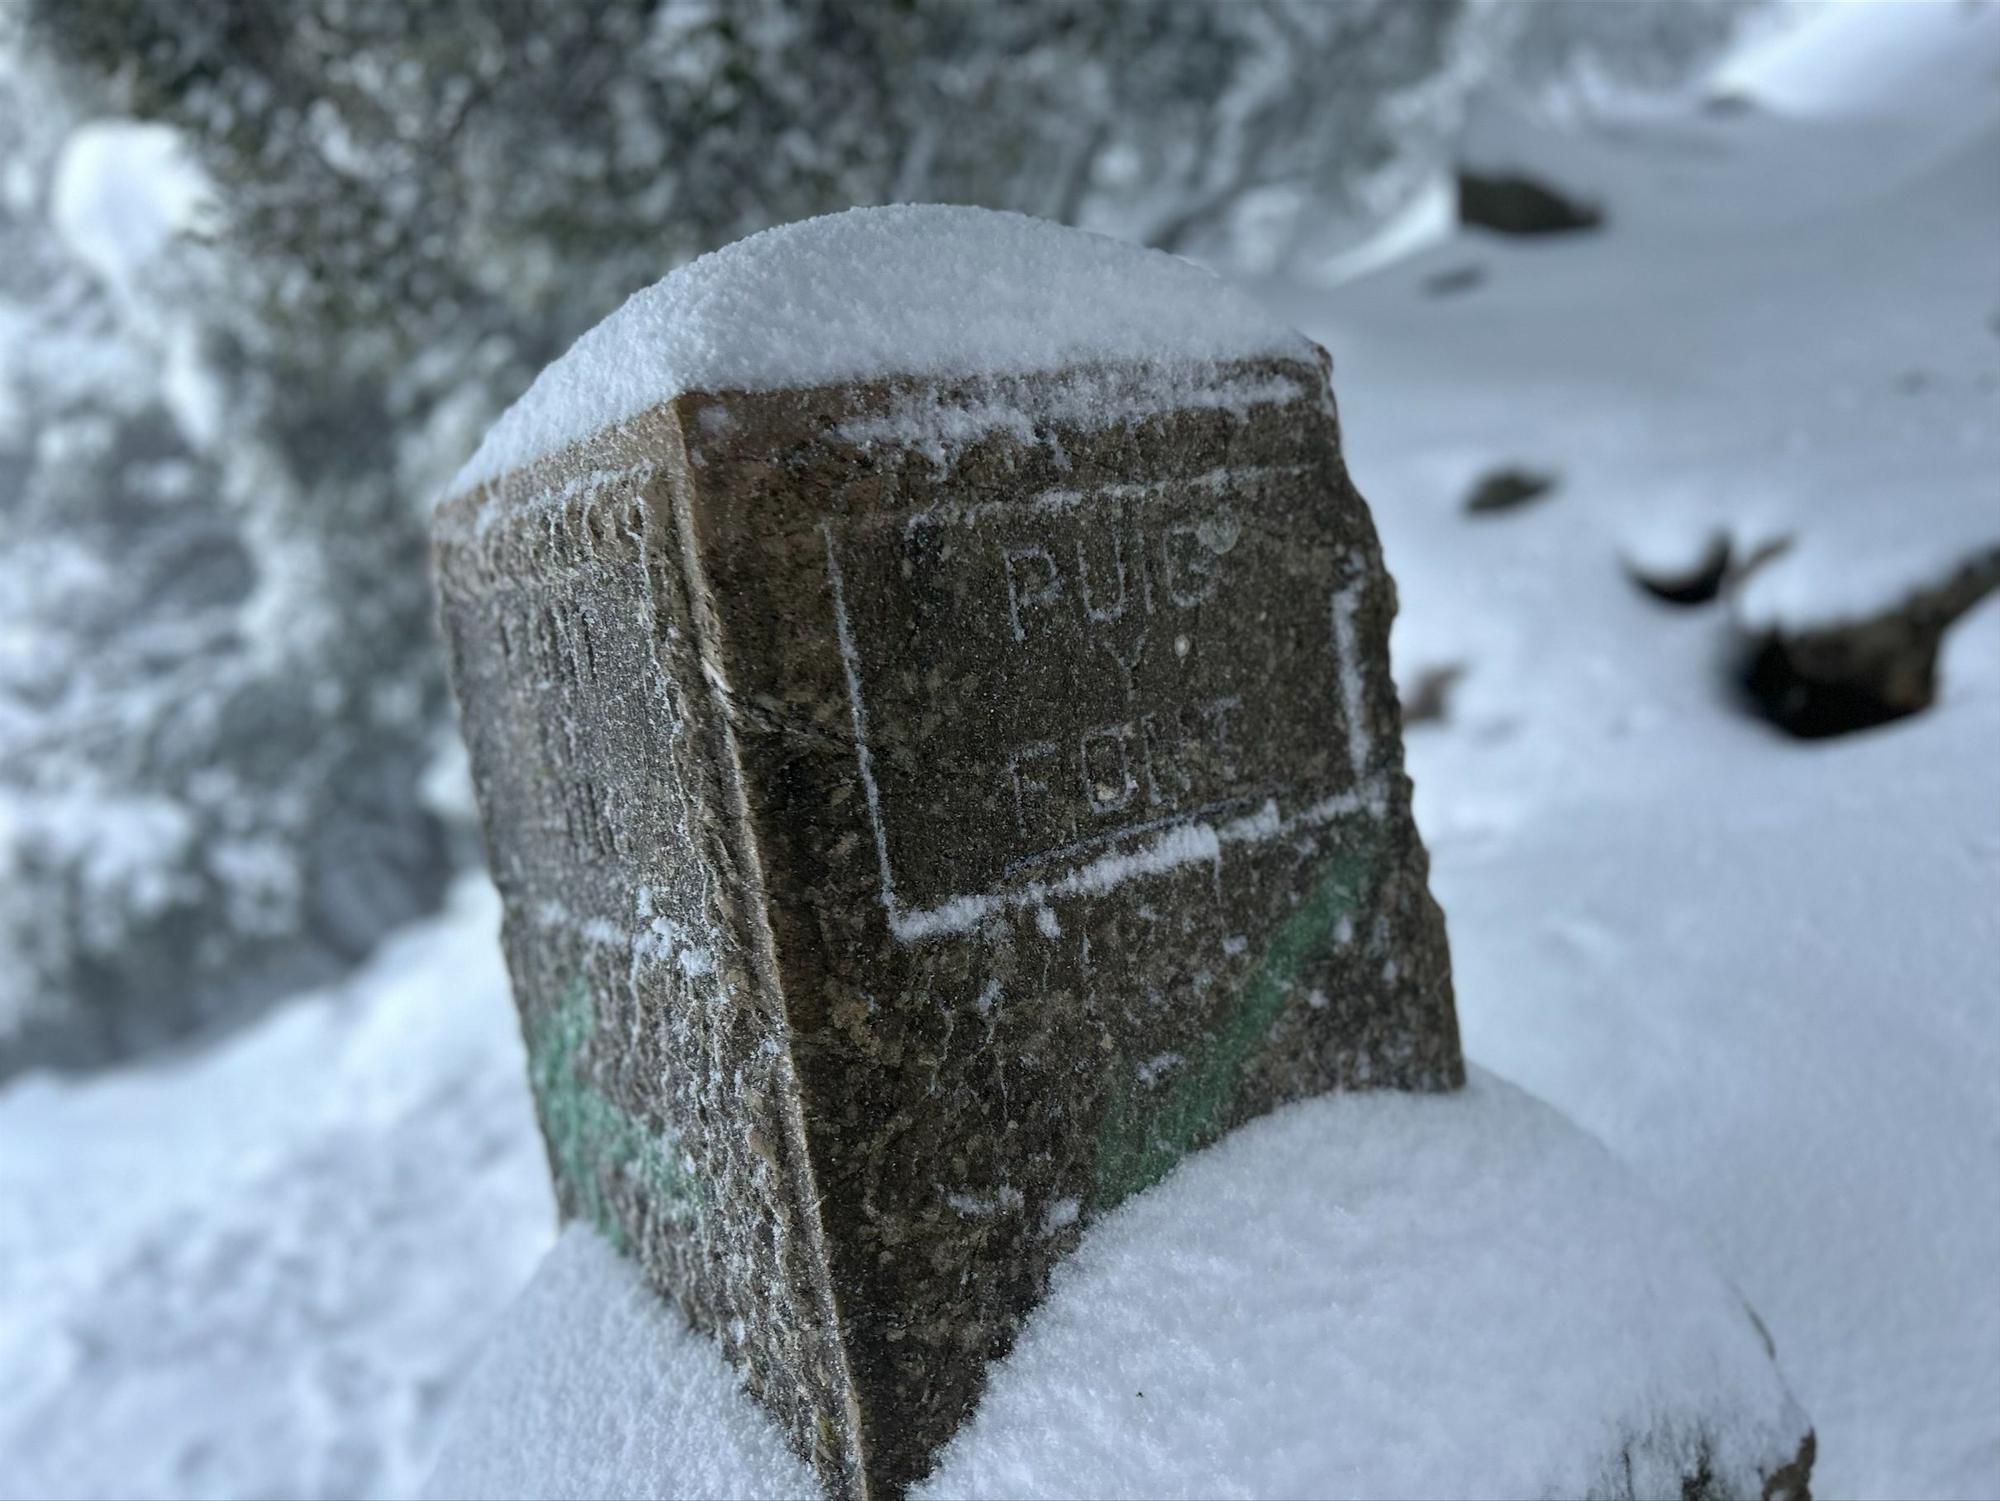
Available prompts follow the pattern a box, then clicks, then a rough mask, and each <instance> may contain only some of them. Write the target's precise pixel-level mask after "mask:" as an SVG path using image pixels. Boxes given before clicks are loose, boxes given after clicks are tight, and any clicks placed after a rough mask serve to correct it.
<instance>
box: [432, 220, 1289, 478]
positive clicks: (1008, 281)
mask: <svg viewBox="0 0 2000 1501" xmlns="http://www.w3.org/2000/svg"><path fill="white" fill-rule="evenodd" d="M1162 307H1171V308H1173V309H1174V311H1175V316H1174V317H1173V318H1171V319H1162V318H1160V317H1159V316H1158V313H1159V309H1161V308H1162ZM1272 351H1277V352H1279V353H1284V354H1290V355H1292V356H1294V357H1296V358H1311V352H1310V351H1309V350H1308V349H1307V348H1306V346H1305V344H1304V342H1303V341H1302V340H1301V339H1300V338H1299V337H1298V335H1297V334H1296V333H1294V332H1293V331H1292V330H1291V329H1289V328H1288V327H1286V326H1285V325H1284V324H1282V323H1279V322H1277V321H1275V320H1274V319H1272V317H1271V316H1270V314H1268V313H1266V312H1265V311H1264V310H1263V309H1262V308H1260V307H1259V306H1258V305H1257V304H1256V303H1255V302H1254V301H1252V300H1251V299H1250V298H1248V297H1246V296H1244V295H1243V294H1242V293H1241V292H1239V291H1237V290H1235V289H1234V288H1232V287H1228V286H1225V285H1223V284H1222V283H1221V282H1219V281H1218V280H1217V279H1216V277H1215V275H1214V273H1213V272H1210V271H1206V270H1204V269H1203V268H1201V267H1200V266H1197V265H1195V264H1194V263H1193V262H1192V261H1186V260H1182V259H1180V258H1179V257H1178V256H1171V255H1167V254H1165V253H1163V252H1161V251H1157V250H1145V249H1141V248H1139V247H1138V246H1134V245H1129V244H1126V243H1125V242H1123V241H1121V240H1114V239H1112V238H1110V237H1109V236H1107V235H1100V234H1093V233H1091V232H1090V231H1088V230H1081V229H1066V228H1064V227H1063V226H1061V225H1059V224H1050V223H1048V222H1047V221H1045V220H1041V219H1031V218H1028V217H1027V216H1026V215H1023V214H1009V213H998V212H995V211H993V210H991V209H981V208H965V207H961V206H956V205H944V204H899V205H896V206H894V207H890V208H870V209H849V210H848V211H847V212H846V213H842V214H827V215H825V216H823V217H821V218H817V219H807V220H804V221H802V222H800V223H797V224H784V225H780V226H779V227H778V228H776V229H767V230H765V231H764V232H763V233H762V234H755V235H751V236H750V237H749V238H747V239H743V240H738V241H737V242H736V243H735V244H733V245H727V246H724V247H723V248H722V249H720V250H717V251H714V252H712V253H711V254H708V255H705V256H702V257H701V258H700V259H699V260H695V261H690V262H689V263H688V264H687V265H685V266H682V267H680V268H679V269H678V270H675V271H673V272H670V273H669V274H668V275H666V276H665V277H662V278H661V279H660V280H659V281H657V282H655V283H654V284H653V285H652V286H650V287H647V288H646V289H645V290H643V291H640V292H636V293H634V294H633V295H632V297H631V298H630V299H629V300H627V302H626V303H625V305H624V306H623V307H621V308H619V309H618V311H617V312H615V313H613V314H612V315H611V316H610V317H608V318H606V319H605V320H604V321H603V322H602V323H600V324H598V325H597V326H596V327H595V328H593V329H591V330H590V332H588V333H586V334H585V335H584V336H583V337H582V338H580V339H578V340H577V341H576V343H575V345H574V346H572V347H571V349H570V350H569V352H568V353H567V354H565V355H563V356H562V358H561V359H559V360H557V361H555V363H553V364H552V365H550V366H549V367H548V368H547V369H546V370H544V371H543V372H542V373H541V374H540V375H539V376H537V377H536V378H535V382H534V384H533V385H531V386H530V387H529V388H528V391H527V393H526V394H525V395H524V396H522V398H521V399H520V400H519V401H517V402H515V403H514V405H513V406H511V407H509V408H508V409H507V411H506V412H505V413H503V414H502V415H501V417H500V420H499V421H498V422H496V423H494V424H493V430H492V431H491V432H489V433H488V434H487V435H486V440H485V441H484V442H483V443H481V444H480V445H479V451H478V452H477V453H475V454H474V455H473V456H472V458H471V460H470V461H469V462H468V463H467V464H466V466H465V467H464V468H463V469H461V470H460V471H459V473H458V476H457V478H455V479H454V480H453V481H452V483H451V487H450V493H451V494H454V495H456V494H459V493H461V492H462V491H465V490H469V489H471V488H472V487H473V486H475V485H478V484H481V483H483V482H485V481H487V480H491V479H496V478H498V477H499V476H500V475H503V474H505V473H507V472H508V471H509V470H512V469H517V468H519V467H520V466H521V465H523V464H529V463H532V462H533V461H534V460H536V459H538V458H541V457H542V456H544V455H546V454H550V453H554V452H556V451H557V450H558V449H561V448H564V447H567V446H568V445H569V444H571V443H575V442H578V441H580V440H581V439H583V438H586V437H588V436H590V435H591V434H592V433H594V432H596V431H597V430H598V429H600V428H603V427H608V426H610V425H612V424H614V423H618V422H622V421H624V420H626V419H627V418H630V417H634V416H637V415H638V414H639V413H640V412H642V411H644V410H645V409H646V408H648V407H651V406H654V405H657V404H658V403H660V402H663V401H667V400H669V399H670V398H672V397H674V396H677V395H679V394H680V393H682V392H684V391H696V390H700V391H735V390H751V391H762V390H771V389H774V388H785V387H793V386H810V385H823V384H826V383H828V382H831V381H837V380H866V379H870V378H879V377H881V376H885V375H891V374H899V375H931V374H948V375H952V376H955V377H963V376H1002V375H1018V374H1021V373H1023V372H1027V371H1035V370H1055V369H1060V368H1062V367H1063V366H1065V365H1070V364H1075V363H1079V362H1084V361H1093V360H1139V359H1144V360H1158V361H1162V362H1168V363H1172V362H1188V361H1195V362H1203V361H1213V360H1217V359H1229V358H1235V357H1239V356H1245V355H1256V354H1264V353H1269V352H1272Z"/></svg>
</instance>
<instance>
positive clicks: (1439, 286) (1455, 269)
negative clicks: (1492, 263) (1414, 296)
mask: <svg viewBox="0 0 2000 1501" xmlns="http://www.w3.org/2000/svg"><path fill="white" fill-rule="evenodd" d="M1485 281H1486V268H1485V267H1484V266H1482V265H1479V264H1478V263H1477V262H1474V263H1473V264H1471V265H1465V266H1450V267H1447V268H1446V269H1444V270H1442V271H1433V272H1432V273H1431V274H1430V275H1429V276H1426V277H1425V278H1424V281H1423V288H1424V291H1425V292H1426V293H1427V294H1428V295H1430V296H1432V297H1455V296H1457V295H1458V294H1459V293H1461V292H1470V291H1472V290H1473V289H1474V288H1476V287H1479V286H1483V285H1484V284H1485Z"/></svg>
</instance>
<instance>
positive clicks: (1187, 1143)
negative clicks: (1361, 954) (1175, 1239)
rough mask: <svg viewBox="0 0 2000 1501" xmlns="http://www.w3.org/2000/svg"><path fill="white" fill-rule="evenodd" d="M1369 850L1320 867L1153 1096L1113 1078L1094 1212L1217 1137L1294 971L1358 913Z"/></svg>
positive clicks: (1351, 850)
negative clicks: (1196, 1044)
mask: <svg viewBox="0 0 2000 1501" xmlns="http://www.w3.org/2000/svg"><path fill="white" fill-rule="evenodd" d="M1374 854H1375V851H1374V849H1373V848H1372V847H1370V846H1352V845H1351V846H1349V847H1348V848H1346V849H1343V850H1341V851H1340V853H1339V854H1337V855H1335V856H1333V857H1332V858H1331V859H1330V860H1328V861H1327V863H1326V864H1325V865H1324V866H1323V867H1322V868H1321V871H1320V874H1319V878H1318V880H1317V881H1315V882H1314V884H1313V889H1312V892H1311V894H1310V895H1309V896H1308V897H1307V898H1306V900H1305V901H1303V902H1301V903H1300V904H1299V906H1298V908H1297V910H1296V911H1294V912H1293V913H1292V915H1291V916H1290V917H1289V918H1287V919H1286V920H1285V923H1284V925H1283V926H1282V927H1280V928H1279V929H1278V932H1277V935H1276V936H1275V937H1274V938H1273V939H1272V940H1271V942H1270V945H1269V947H1267V948H1266V949H1265V950H1264V955H1263V958H1262V959H1261V960H1260V961H1259V963H1258V965H1257V968H1256V970H1255V971H1254V972H1253V973H1252V974H1251V976H1250V978H1249V980H1248V981H1247V982H1246V983H1245V984H1244V986H1243V990H1242V992H1241V994H1240V996H1239V997H1238V1000H1237V1006H1236V1010H1235V1012H1234V1013H1233V1014H1232V1015H1231V1016H1230V1017H1229V1019H1228V1020H1227V1022H1225V1023H1224V1024H1223V1026H1222V1027H1221V1028H1220V1029H1219V1030H1218V1031H1217V1032H1216V1034H1215V1036H1214V1037H1213V1038H1212V1039H1211V1040H1210V1042H1209V1044H1208V1047H1207V1049H1206V1050H1205V1051H1204V1053H1203V1054H1202V1056H1201V1057H1200V1058H1199V1059H1198V1060H1197V1061H1196V1062H1195V1064H1194V1066H1193V1067H1191V1068H1189V1069H1188V1070H1186V1071H1185V1072H1183V1073H1182V1074H1181V1075H1180V1076H1179V1077H1178V1078H1177V1079H1176V1080H1175V1082H1174V1083H1173V1085H1172V1086H1170V1087H1169V1088H1168V1089H1167V1090H1166V1091H1165V1092H1164V1094H1163V1095H1162V1096H1161V1097H1160V1098H1158V1099H1157V1100H1138V1101H1135V1099H1134V1096H1133V1090H1132V1086H1131V1084H1130V1083H1129V1082H1124V1081H1121V1082H1120V1084H1119V1085H1118V1088H1117V1092H1116V1093H1115V1094H1114V1095H1113V1096H1112V1100H1111V1108H1110V1109H1109V1110H1108V1111H1107V1112H1106V1113H1105V1117H1104V1124H1103V1125H1102V1126H1101V1127H1100V1128H1099V1130H1098V1133H1097V1161H1096V1167H1095V1172H1094V1174H1093V1176H1094V1180H1095V1185H1096V1192H1095V1194H1094V1195H1093V1198H1094V1204H1095V1207H1096V1208H1098V1209H1100V1210H1104V1209H1110V1208H1112V1207H1113V1206H1114V1205H1117V1204H1119V1203H1122V1202H1123V1201H1124V1200H1125V1199H1128V1198H1130V1197H1131V1196H1132V1195H1133V1194H1135V1193H1138V1192H1139V1191H1140V1190H1141V1189H1144V1188H1150V1187H1152V1186H1153V1185H1154V1184H1155V1183H1158V1182H1159V1181H1160V1180H1161V1179H1162V1178H1164V1177H1166V1175H1167V1174H1168V1173H1169V1172H1170V1171H1172V1169H1173V1166H1174V1164H1175V1163H1177V1162H1179V1161H1180V1160H1181V1158H1183V1157H1184V1156H1186V1155H1187V1154H1188V1152H1190V1151H1191V1150H1193V1149H1194V1148H1195V1147H1197V1146H1199V1145H1201V1144H1202V1143H1203V1142H1205V1141H1207V1140H1209V1139H1211V1138H1212V1137H1214V1136H1215V1135H1217V1134H1218V1132H1219V1129H1220V1127H1221V1124H1222V1121H1223V1119H1224V1114H1225V1112H1226V1111H1227V1109H1228V1107H1229V1104H1230V1101H1231V1100H1233V1099H1234V1098H1235V1097H1236V1092H1237V1089H1238V1087H1239V1086H1240V1085H1241V1083H1242V1082H1243V1071H1244V1069H1245V1068H1246V1067H1247V1066H1248V1065H1249V1062H1250V1059H1251V1057H1252V1055H1253V1054H1254V1053H1255V1052H1256V1049H1257V1045H1258V1043H1259V1042H1260V1041H1261V1040H1262V1038H1263V1037H1264V1035H1265V1034H1266V1033H1267V1032H1269V1031H1270V1029H1271V1026H1272V1024H1273V1023H1274V1022H1276V1021H1277V1019H1278V1017H1279V1015H1280V1013H1282V1012H1283V1011H1284V1009H1285V1003H1286V1001H1287V1000H1288V999H1289V997H1290V995H1291V992H1292V982H1293V980H1294V978H1295V977H1296V976H1297V974H1298V972H1299V970H1300V968H1301V967H1302V966H1304V965H1305V964H1306V963H1308V962H1309V961H1310V960H1312V959H1313V958H1315V957H1317V956H1318V955H1319V954H1321V953H1323V952H1324V951H1325V949H1326V947H1327V945H1328V944H1329V943H1331V942H1332V940H1333V930H1334V927H1335V925H1336V924H1337V923H1338V922H1339V921H1340V919H1341V918H1342V917H1343V916H1347V915H1349V914H1352V913H1354V912H1356V911H1358V910H1359V909H1360V908H1361V906H1362V904H1363V902H1364V900H1365V899H1366V897H1367V895H1368V877H1369V874H1370V872H1371V870H1372V869H1373V866H1374Z"/></svg>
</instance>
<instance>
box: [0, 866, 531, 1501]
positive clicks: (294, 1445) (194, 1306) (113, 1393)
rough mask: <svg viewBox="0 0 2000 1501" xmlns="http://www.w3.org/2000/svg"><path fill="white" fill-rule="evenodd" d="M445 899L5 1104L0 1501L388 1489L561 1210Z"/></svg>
mask: <svg viewBox="0 0 2000 1501" xmlns="http://www.w3.org/2000/svg"><path fill="white" fill-rule="evenodd" d="M498 919H499V902H498V899H497V898H496V897H495V896H494V895H493V894H492V892H491V889H490V888H489V887H487V886H486V885H485V884H484V882H483V881H482V882H478V883H471V882H468V883H466V884H465V885H463V886H462V887H461V888H460V889H459V890H458V891H457V892H456V893H455V894H454V896H453V899H452V902H451V906H450V909H449V910H448V912H447V913H446V914H445V916H444V917H442V918H440V919H439V920H438V921H436V922H433V923H429V924H425V925H424V926H422V927H420V928H417V929H413V930H411V931H410V932H409V933H407V934H406V935H404V936H402V937H400V938H397V939H395V940H392V941H391V942H389V943H388V944H385V945H384V946H383V948H382V950H381V951H380V953H379V954H378V955H377V956H376V957H375V959H374V960H373V961H372V962H371V963H370V964H369V965H367V966H366V967H365V968H364V969H363V970H361V971H360V972H359V973H357V974H356V975H355V976H354V977H353V979H352V980H350V981H349V982H348V983H347V984H346V985H344V986H342V987H340V988H338V989H335V990H329V991H326V992H324V993H321V994H316V995H312V996H307V997H303V998H301V999H300V1000H298V1001H295V1002H293V1003H292V1004H291V1005H289V1006H288V1007H286V1008H284V1009H283V1010H281V1011H279V1012H277V1013H275V1014H273V1015H272V1016H271V1017H269V1018H268V1019H267V1020H265V1021H263V1022H261V1023H260V1024H258V1025H257V1026H256V1027H255V1028H254V1029H251V1030H249V1031H246V1032H244V1033H241V1034H239V1035H237V1036H236V1037H234V1038H232V1039H230V1040H229V1041H228V1042H226V1043H225V1044H223V1045H222V1046H220V1047H217V1048H215V1049H213V1050H211V1051H209V1052H206V1053H203V1054H199V1055H196V1056H191V1057H187V1058H184V1059H181V1060H179V1061H176V1062H169V1063H161V1064H157V1065H154V1066H150V1067H145V1068H135V1069H130V1070H124V1071H121V1072H118V1073H113V1074H107V1075H104V1076H102V1077H99V1078H96V1079H91V1080H86V1081H80V1082H74V1083H71V1082H62V1081H58V1080H56V1079H53V1078H50V1077H46V1076H42V1077H29V1078H26V1079H23V1080H21V1081H19V1082H17V1083H15V1084H13V1085H11V1086H10V1087H9V1088H8V1089H7V1091H6V1092H5V1093H4V1094H0V1204H4V1205H5V1206H6V1209H5V1212H4V1213H0V1495H5V1496H23V1497H28V1496H34V1497H50V1496H121V1497H142V1496H187V1495H202V1496H263V1497H280V1496H369V1495H378V1496H380V1495H387V1496H397V1495H409V1494H412V1493H413V1492H414V1491H415V1490H416V1488H417V1486H418V1485H419V1484H420V1483H421V1481H422V1478H423V1476H424V1474H425V1472H426V1471H427V1469H428V1467H429V1465H430V1461H431V1457H432V1452H433V1449H434V1447H435V1444H436V1436H437V1430H438V1424H439V1420H440V1417H441V1414H442V1411H443V1405H444V1403H445V1402H446V1400H447V1399H448V1397H449V1396H450V1394H451V1392H452V1390H453V1388H454V1386H455V1384H456V1383H457V1381H458V1380H459V1378H460V1376H461V1375H462V1373H463V1371H464V1368H465V1366H466V1363H467V1360H468V1357H469V1355H470V1353H471V1350H472V1347H473V1346H474V1345H475V1344H476V1343H477V1341H478V1340H480V1339H481V1338H482V1337H483V1336H484V1334H485V1332H486V1329H487V1327H488V1325H489V1324H490V1323H491V1321H492V1320H493V1319H494V1318H495V1316H496V1315H497V1314H498V1313H499V1311H500V1310H501V1309H502V1308H504V1307H505V1305H506V1304H507V1302H508V1300H509V1299H510V1298H511V1297H512V1296H513V1294H514V1293H515V1291H516V1290H517V1289H518V1288H519V1286H520V1284H521V1282H522V1280H523V1279H524V1278H525V1277H526V1276H527V1275H528V1273H529V1271H530V1270H531V1269H532V1268H533V1266H534V1265H535V1262H536V1260H537V1258H538V1257H539V1256H540V1255H541V1254H542V1252H543V1251H544V1250H545V1249H546V1247H547V1246H548V1244H549V1243H550V1240H551V1239H552V1237H553V1232H554V1215H555V1211H554V1206H553V1203H552V1200H551V1196H550V1193H549V1189H548V1183H547V1169H546V1167H545V1166H544V1162H543V1158H542V1150H541V1143H540V1141H539V1139H538V1138H537V1137H536V1135H535V1131H534V1124H533V1121H532V1119H531V1117H530V1113H529V1105H528V1096H527V1084H526V1078H525V1072H524V1071H525V1068H526V1064H525V1062H524V1060H523V1057H522V1053H521V1046H520V1042H519V1040H518V1037H517V1036H516V1034H515V1031H514V1023H513V1017H512V1014H511V1007H510V1004H509V1002H508V999H507V993H506V981H505V976H504V974H503V973H502V969H501V964H500V957H499V952H498V945H497V944H496V942H495V931H496V927H497V923H498Z"/></svg>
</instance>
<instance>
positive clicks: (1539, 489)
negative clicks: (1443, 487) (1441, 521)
mask: <svg viewBox="0 0 2000 1501" xmlns="http://www.w3.org/2000/svg"><path fill="white" fill-rule="evenodd" d="M1557 482H1558V481H1557V477H1556V476H1555V475H1554V474H1552V473H1550V472H1549V471H1547V470H1542V469H1521V468H1511V467H1510V468H1506V469H1494V470H1491V471H1489V472H1488V473H1486V474H1484V475H1481V476H1480V478H1479V482H1478V483H1477V484H1475V485H1474V486H1473V487H1472V493H1471V494H1469V495H1467V496H1466V497H1465V510H1466V514H1467V515H1470V516H1491V515H1496V514H1498V513H1499V512H1502V511H1516V510H1519V509H1520V508H1521V507H1522V506H1525V505H1526V504H1528V502H1530V501H1533V500H1540V499H1541V498H1542V497H1543V496H1545V495H1547V494H1549V493H1550V492H1551V491H1553V490H1554V489H1555V487H1556V484H1557Z"/></svg>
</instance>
